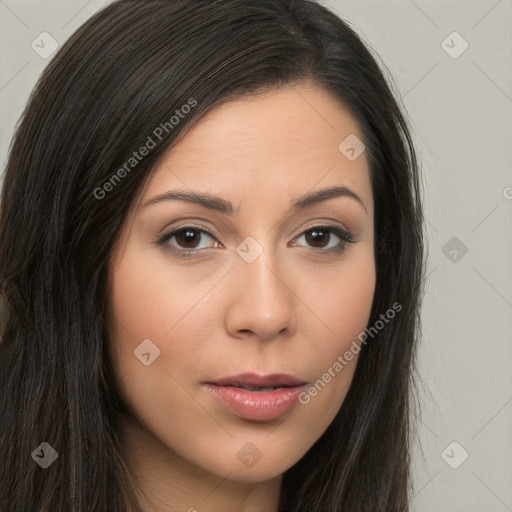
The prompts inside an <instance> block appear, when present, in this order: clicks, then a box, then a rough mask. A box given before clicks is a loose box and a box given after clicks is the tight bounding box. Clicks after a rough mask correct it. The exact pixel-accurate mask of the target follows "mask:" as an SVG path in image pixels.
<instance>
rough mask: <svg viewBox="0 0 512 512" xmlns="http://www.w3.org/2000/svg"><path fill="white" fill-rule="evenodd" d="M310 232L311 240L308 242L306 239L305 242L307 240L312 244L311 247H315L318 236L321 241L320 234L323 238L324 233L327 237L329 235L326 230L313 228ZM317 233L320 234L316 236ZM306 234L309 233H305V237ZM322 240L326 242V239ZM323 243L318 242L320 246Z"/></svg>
mask: <svg viewBox="0 0 512 512" xmlns="http://www.w3.org/2000/svg"><path fill="white" fill-rule="evenodd" d="M310 233H311V235H312V237H313V241H312V242H310V240H309V239H308V240H307V242H308V244H310V245H312V246H313V247H316V246H315V244H318V241H319V238H320V242H321V241H322V240H321V238H322V235H323V238H325V237H326V235H327V237H328V236H329V233H328V232H327V231H322V230H321V229H314V230H312V231H310ZM318 235H320V236H318ZM308 236H309V235H308V234H306V238H307V237H308ZM324 242H325V243H327V240H324ZM325 243H324V244H322V243H320V246H323V245H325Z"/></svg>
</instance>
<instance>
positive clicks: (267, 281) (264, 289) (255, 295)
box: [226, 251, 297, 340]
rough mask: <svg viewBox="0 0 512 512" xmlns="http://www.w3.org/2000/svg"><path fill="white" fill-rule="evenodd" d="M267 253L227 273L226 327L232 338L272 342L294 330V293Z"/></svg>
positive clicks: (271, 256) (238, 263) (236, 266)
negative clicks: (228, 277) (228, 292)
mask: <svg viewBox="0 0 512 512" xmlns="http://www.w3.org/2000/svg"><path fill="white" fill-rule="evenodd" d="M287 281H288V280H287V279H286V275H284V274H283V272H282V270H279V268H278V266H277V265H276V262H275V258H274V257H273V255H271V254H270V251H263V253H262V254H261V255H260V256H259V257H258V258H257V259H256V260H255V261H253V262H252V263H247V262H246V261H244V260H243V259H242V258H239V259H238V260H237V261H236V262H235V268H234V269H233V270H232V271H231V272H230V283H229V285H228V286H229V289H230V301H229V304H230V307H229V309H228V313H227V317H226V328H227V330H228V332H229V333H230V334H231V335H232V336H233V337H238V338H251V337H252V338H254V339H260V340H271V339H274V338H276V337H277V336H278V335H282V336H290V335H291V334H292V333H293V332H294V331H295V328H296V323H297V319H296V313H295V308H294V303H295V294H294V293H293V290H292V289H291V287H290V285H289V283H288V282H287Z"/></svg>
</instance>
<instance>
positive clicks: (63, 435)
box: [0, 0, 424, 512]
mask: <svg viewBox="0 0 512 512" xmlns="http://www.w3.org/2000/svg"><path fill="white" fill-rule="evenodd" d="M0 208H1V210H0V240H1V245H0V276H1V280H0V288H2V289H3V290H4V294H3V297H4V299H3V301H4V304H5V306H4V318H5V320H4V322H3V323H4V324H6V325H4V327H3V331H4V332H3V333H2V343H1V344H0V357H1V361H2V365H1V370H0V379H1V387H0V390H1V391H0V394H1V395H0V396H1V398H0V401H1V403H0V407H1V421H0V434H1V436H0V449H1V451H2V454H3V457H2V464H1V466H0V481H1V482H2V485H1V487H0V505H1V510H2V511H9V512H10V511H16V512H20V511H34V510H41V511H43V510H44V511H46V510H48V511H50V510H51V511H68V510H74V511H92V510H98V511H109V512H110V511H126V510H130V511H132V510H133V511H149V510H158V511H163V510H171V511H175V510H176V511H178V510H180V511H181V510H189V511H194V510H197V511H198V512H204V511H212V510H222V511H224V512H230V511H240V510H243V511H246V512H247V511H253V512H254V511H261V512H270V511H294V512H298V511H307V512H327V511H329V512H334V511H337V512H339V511H342V512H355V511H365V512H366V511H374V512H377V511H381V512H384V511H386V512H390V511H406V510H408V501H409V488H410V482H409V477H410V475H409V471H410V470H409V457H410V454H409V444H410V440H411V431H412V428H411V422H410V419H411V418H410V404H411V399H412V397H413V395H412V393H411V391H412V390H413V389H414V380H413V377H414V357H415V353H416V346H417V342H418V338H419V308H420V301H421V293H422V279H423V275H424V273H423V272H424V271H423V234H422V233H423V216H422V207H421V200H420V178H419V173H418V170H417V164H416V158H415V153H414V148H413V145H412V143H411V139H410V136H409V132H408V128H407V125H406V122H405V120H404V117H403V114H402V113H401V111H400V108H399V106H398V105H397V102H396V100H395V99H394V98H393V94H392V93H391V91H390V88H389V86H388V85H387V83H386V80H385V78H384V77H383V75H382V73H381V71H380V70H379V67H378V65H377V64H376V62H375V60H374V59H373V57H372V56H371V54H370V53H369V51H368V50H367V49H366V48H365V46H364V45H363V43H362V42H361V41H360V39H359V38H358V36H357V35H356V34H355V32H354V31H353V30H352V29H351V28H349V27H348V25H347V24H346V23H345V22H343V21H342V20H340V19H339V18H338V17H337V16H336V15H334V14H333V13H331V12H330V11H329V10H327V9H326V8H324V7H322V6H320V5H319V4H317V3H316V2H313V1H308V0H297V1H291V0H262V1H259V2H253V1H249V0H238V1H231V0H225V1H213V2H212V1H203V0H182V1H180V2H174V1H172V2H170V1H163V0H150V1H147V2H136V1H122V2H114V3H112V4H111V5H109V6H107V7H106V8H104V9H103V10H102V11H100V12H99V13H97V14H96V15H95V16H94V17H93V18H91V19H90V20H89V21H87V22H86V23H85V24H84V25H83V26H82V27H81V28H80V29H79V30H78V31H77V32H76V33H75V34H74V35H73V36H72V37H71V38H70V40H69V41H68V42H67V43H66V44H65V45H64V46H63V47H62V49H61V50H60V51H59V53H58V54H57V55H56V57H55V58H54V59H53V61H52V62H51V63H50V65H49V66H48V68H47V70H46V71H45V72H44V74H43V76H42V77H41V79H40V81H39V83H38V84H37V87H36V89H35V91H34V93H33V95H32V97H31V99H30V102H29V104H28V106H27V109H26V111H25V112H24V114H23V119H22V121H21V124H20V125H19V129H18V131H17V133H16V136H15V140H14V143H13V145H12V148H11V152H10V156H9V161H8V165H7V170H6V173H5V177H4V182H3V188H2V196H1V203H0ZM205 244H206V245H205ZM11 316H12V318H11Z"/></svg>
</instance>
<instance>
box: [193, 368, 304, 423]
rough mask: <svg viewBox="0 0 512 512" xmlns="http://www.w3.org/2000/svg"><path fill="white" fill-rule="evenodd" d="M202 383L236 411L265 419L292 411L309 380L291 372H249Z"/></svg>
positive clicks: (255, 418)
mask: <svg viewBox="0 0 512 512" xmlns="http://www.w3.org/2000/svg"><path fill="white" fill-rule="evenodd" d="M202 384H203V386H204V388H205V390H206V391H208V392H209V393H210V394H211V395H212V396H213V397H214V398H216V399H217V401H218V402H220V403H221V404H222V405H224V406H227V408H228V409H229V410H230V411H231V412H232V413H234V414H236V415H237V416H239V417H241V418H243V419H246V420H251V421H260V422H261V421H271V420H275V419H277V418H279V417H281V416H283V415H284V414H286V413H287V412H289V411H291V409H292V408H293V407H294V406H295V405H296V403H297V401H298V396H299V394H300V393H301V391H303V390H304V389H305V386H306V384H307V382H306V381H304V380H301V379H299V378H297V377H295V376H293V375H288V374H271V375H260V374H255V373H247V374H242V375H236V376H231V377H225V378H221V379H217V380H215V381H209V382H203V383H202Z"/></svg>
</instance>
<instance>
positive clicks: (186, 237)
mask: <svg viewBox="0 0 512 512" xmlns="http://www.w3.org/2000/svg"><path fill="white" fill-rule="evenodd" d="M182 235H183V236H182ZM198 235H199V232H198V231H197V230H195V229H184V230H182V231H180V232H179V233H178V234H177V235H176V240H177V241H178V243H179V244H180V245H187V244H189V243H193V241H194V240H193V239H194V238H196V239H198V238H199V236H198ZM191 239H192V240H191ZM198 241H199V240H196V243H195V244H193V245H192V248H194V247H195V246H196V245H197V243H198Z"/></svg>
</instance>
